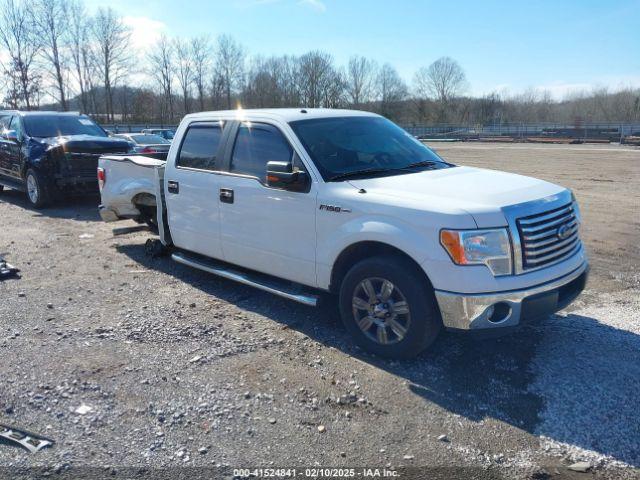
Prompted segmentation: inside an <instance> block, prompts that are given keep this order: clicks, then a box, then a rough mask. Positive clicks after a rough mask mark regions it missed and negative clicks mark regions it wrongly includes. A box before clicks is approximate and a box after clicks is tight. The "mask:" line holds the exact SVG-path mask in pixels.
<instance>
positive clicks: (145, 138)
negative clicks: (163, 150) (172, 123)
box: [129, 133, 171, 145]
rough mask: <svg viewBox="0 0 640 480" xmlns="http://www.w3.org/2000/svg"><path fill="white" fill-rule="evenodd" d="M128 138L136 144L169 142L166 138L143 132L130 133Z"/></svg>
mask: <svg viewBox="0 0 640 480" xmlns="http://www.w3.org/2000/svg"><path fill="white" fill-rule="evenodd" d="M129 138H131V140H133V141H134V142H136V143H137V144H138V145H157V144H159V143H166V144H168V143H171V142H169V141H167V140H166V139H164V138H162V137H160V136H158V135H152V134H148V133H147V134H144V135H130V136H129Z"/></svg>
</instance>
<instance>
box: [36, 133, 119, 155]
mask: <svg viewBox="0 0 640 480" xmlns="http://www.w3.org/2000/svg"><path fill="white" fill-rule="evenodd" d="M38 141H39V142H40V143H41V144H43V145H44V146H46V147H47V148H48V149H50V148H56V147H62V148H63V149H64V151H65V152H74V153H116V152H121V153H123V152H128V151H130V150H131V145H130V143H129V142H127V141H126V140H125V139H122V138H112V137H98V136H93V135H67V136H64V137H49V138H41V139H38Z"/></svg>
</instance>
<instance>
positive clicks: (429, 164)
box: [398, 160, 452, 170]
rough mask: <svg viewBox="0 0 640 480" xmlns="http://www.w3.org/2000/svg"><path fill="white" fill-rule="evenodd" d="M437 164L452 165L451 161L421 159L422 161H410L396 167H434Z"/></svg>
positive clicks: (403, 168) (401, 168)
mask: <svg viewBox="0 0 640 480" xmlns="http://www.w3.org/2000/svg"><path fill="white" fill-rule="evenodd" d="M437 165H448V166H452V164H451V163H447V162H435V161H433V160H423V161H422V162H415V163H410V164H409V165H405V166H404V167H398V170H407V169H409V168H418V167H435V166H437Z"/></svg>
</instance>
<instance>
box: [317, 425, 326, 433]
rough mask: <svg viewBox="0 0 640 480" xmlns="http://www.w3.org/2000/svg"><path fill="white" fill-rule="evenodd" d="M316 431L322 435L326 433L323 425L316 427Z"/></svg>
mask: <svg viewBox="0 0 640 480" xmlns="http://www.w3.org/2000/svg"><path fill="white" fill-rule="evenodd" d="M318 431H319V432H320V433H324V432H326V431H327V427H325V426H324V425H318Z"/></svg>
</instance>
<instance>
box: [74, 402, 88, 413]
mask: <svg viewBox="0 0 640 480" xmlns="http://www.w3.org/2000/svg"><path fill="white" fill-rule="evenodd" d="M74 411H75V412H76V413H77V414H78V415H86V414H87V413H89V412H91V411H93V407H90V406H89V405H85V404H84V403H83V404H82V405H80V406H79V407H78V408H76V409H75V410H74Z"/></svg>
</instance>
